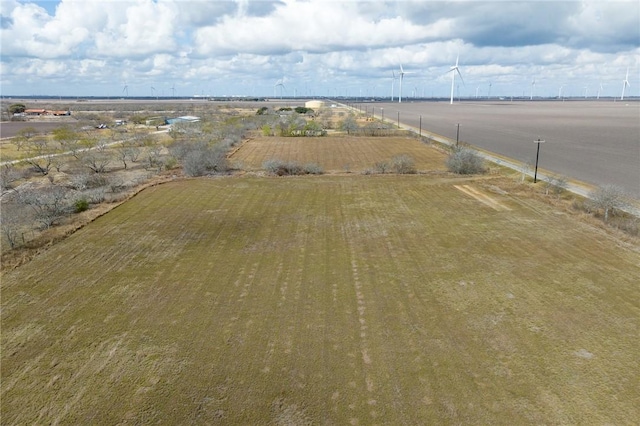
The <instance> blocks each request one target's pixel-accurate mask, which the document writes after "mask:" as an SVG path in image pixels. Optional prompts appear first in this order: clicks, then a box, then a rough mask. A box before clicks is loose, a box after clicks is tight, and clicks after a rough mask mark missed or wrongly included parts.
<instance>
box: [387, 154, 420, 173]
mask: <svg viewBox="0 0 640 426" xmlns="http://www.w3.org/2000/svg"><path fill="white" fill-rule="evenodd" d="M391 167H392V168H393V171H394V172H396V173H398V174H401V175H406V174H413V173H416V165H415V162H414V161H413V158H411V156H409V155H407V154H400V155H396V156H395V157H393V158H392V159H391Z"/></svg>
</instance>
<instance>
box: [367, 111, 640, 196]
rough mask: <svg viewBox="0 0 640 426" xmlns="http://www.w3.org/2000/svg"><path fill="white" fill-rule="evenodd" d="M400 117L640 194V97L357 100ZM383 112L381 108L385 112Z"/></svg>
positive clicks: (390, 117)
mask: <svg viewBox="0 0 640 426" xmlns="http://www.w3.org/2000/svg"><path fill="white" fill-rule="evenodd" d="M359 106H360V108H362V109H363V110H364V109H365V108H367V109H368V111H369V113H370V112H371V110H372V108H373V109H374V112H375V115H376V117H381V115H382V114H383V113H384V118H385V120H386V121H393V122H396V120H397V115H398V113H400V121H401V123H403V124H406V125H408V126H411V127H414V128H418V127H419V125H420V124H419V122H420V116H422V129H426V130H428V131H430V132H433V133H436V134H439V135H442V136H445V137H448V138H450V139H453V140H455V138H456V125H457V123H460V141H462V142H467V143H469V144H471V145H474V146H476V147H478V148H481V149H483V150H486V151H489V152H493V153H496V154H499V155H502V156H505V157H508V158H512V159H515V160H517V161H520V162H529V163H534V162H535V156H536V144H534V143H533V140H534V139H537V138H542V139H544V140H545V141H546V142H545V143H544V144H543V145H542V146H541V149H540V159H539V167H540V168H544V169H546V170H549V171H551V172H553V173H557V174H561V175H564V176H567V177H569V178H573V179H577V180H580V181H584V182H586V183H588V184H591V185H596V186H597V185H604V184H614V185H619V186H621V187H622V188H624V189H625V190H626V191H627V192H629V194H630V195H632V196H633V197H635V198H637V199H640V102H638V101H635V102H633V101H632V102H626V101H625V102H619V101H618V102H613V101H611V100H607V101H570V102H569V101H567V102H561V101H539V102H536V101H534V102H526V101H524V102H508V101H504V102H462V103H455V104H454V105H450V104H449V103H448V102H415V103H413V102H407V101H404V102H403V103H402V104H398V103H368V104H367V103H365V104H359ZM382 109H384V111H383V110H382Z"/></svg>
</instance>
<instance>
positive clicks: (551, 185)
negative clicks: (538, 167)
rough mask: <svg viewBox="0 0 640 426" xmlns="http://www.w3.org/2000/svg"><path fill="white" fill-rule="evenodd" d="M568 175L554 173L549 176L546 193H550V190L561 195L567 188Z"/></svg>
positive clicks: (545, 187) (545, 184)
mask: <svg viewBox="0 0 640 426" xmlns="http://www.w3.org/2000/svg"><path fill="white" fill-rule="evenodd" d="M567 185H568V184H567V177H566V176H560V175H554V176H549V178H548V179H547V180H546V181H545V183H544V189H545V195H549V192H552V193H553V194H555V195H556V196H560V194H562V193H563V192H564V191H565V190H566V189H567Z"/></svg>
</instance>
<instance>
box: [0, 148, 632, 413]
mask: <svg viewBox="0 0 640 426" xmlns="http://www.w3.org/2000/svg"><path fill="white" fill-rule="evenodd" d="M240 152H241V151H240ZM244 161H247V160H246V159H245V160H244ZM417 162H419V161H417ZM454 184H455V185H457V186H465V185H466V187H465V188H466V191H462V190H459V189H457V188H456V187H455V186H454ZM495 186H500V179H491V180H487V179H484V180H474V179H473V178H455V179H437V178H433V177H425V176H420V175H414V176H387V175H385V176H320V177H296V178H289V179H279V178H257V177H240V178H220V179H200V180H184V181H175V182H171V183H168V184H165V185H162V186H157V187H152V188H148V189H146V190H145V191H143V192H142V193H140V194H139V195H137V196H136V197H135V198H133V199H132V200H130V201H129V202H127V203H125V204H123V205H121V206H119V207H117V208H116V209H115V210H113V211H111V212H110V213H109V214H107V215H105V216H102V217H100V218H99V219H97V220H96V221H95V222H93V223H92V224H91V225H89V226H87V227H85V228H83V229H81V230H80V231H78V232H76V233H75V234H74V235H72V236H71V237H69V238H68V239H66V240H65V241H63V242H61V243H59V244H57V245H55V246H53V247H52V248H50V249H49V250H48V251H46V252H45V253H43V254H42V255H40V256H39V257H37V258H35V259H34V260H33V261H31V262H30V263H28V264H26V265H23V266H21V267H20V268H18V269H16V270H14V271H11V272H8V273H6V274H5V275H4V276H3V277H2V278H3V279H2V365H1V372H2V384H1V386H2V419H3V424H28V423H58V422H59V423H67V424H88V423H107V424H111V423H125V422H126V423H152V422H163V423H181V424H185V423H197V424H206V423H214V422H220V423H225V424H311V423H313V424H315V423H327V424H376V423H377V424H443V423H444V424H446V423H478V424H527V423H528V424H560V423H567V424H584V423H598V424H602V423H612V424H625V423H632V422H633V420H632V419H634V418H638V417H640V412H639V409H638V407H637V400H638V397H639V396H640V395H639V391H638V387H637V383H638V381H639V377H638V371H637V368H636V367H637V330H638V325H639V324H638V322H639V321H638V319H639V317H640V307H639V306H638V300H640V294H638V293H639V290H638V286H637V283H638V281H639V279H640V254H639V251H638V248H637V247H624V246H621V245H620V243H619V241H618V240H616V239H614V238H613V237H611V236H610V235H608V234H606V233H605V232H603V231H602V230H600V229H597V228H594V227H591V226H588V225H586V224H582V223H578V222H576V221H574V220H572V219H571V218H570V217H568V216H566V215H562V214H556V211H555V210H554V209H553V208H552V207H550V206H548V205H546V204H543V203H540V202H537V201H535V200H525V199H522V198H520V197H514V196H510V195H508V194H503V195H500V194H498V193H496V192H492V191H491V187H495ZM473 194H476V195H477V194H480V195H477V198H476V197H475V196H474V195H473ZM480 199H482V200H484V201H483V202H480V201H479V200H480ZM487 200H490V201H491V202H487Z"/></svg>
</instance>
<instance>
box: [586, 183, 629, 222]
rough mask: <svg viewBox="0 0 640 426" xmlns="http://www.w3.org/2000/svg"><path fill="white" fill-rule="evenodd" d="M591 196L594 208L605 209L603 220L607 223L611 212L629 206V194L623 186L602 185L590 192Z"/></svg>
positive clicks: (591, 203) (590, 202)
mask: <svg viewBox="0 0 640 426" xmlns="http://www.w3.org/2000/svg"><path fill="white" fill-rule="evenodd" d="M589 198H590V201H589V204H590V205H591V206H592V207H593V208H595V209H596V210H600V209H601V210H602V211H603V213H604V216H603V220H604V222H605V223H606V222H607V221H608V220H609V214H612V213H615V211H616V210H621V209H624V208H625V207H626V206H628V203H627V194H626V193H625V192H624V190H623V189H622V188H620V187H619V186H616V185H603V186H600V187H598V188H596V189H595V190H594V191H592V192H591V193H590V194H589Z"/></svg>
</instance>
